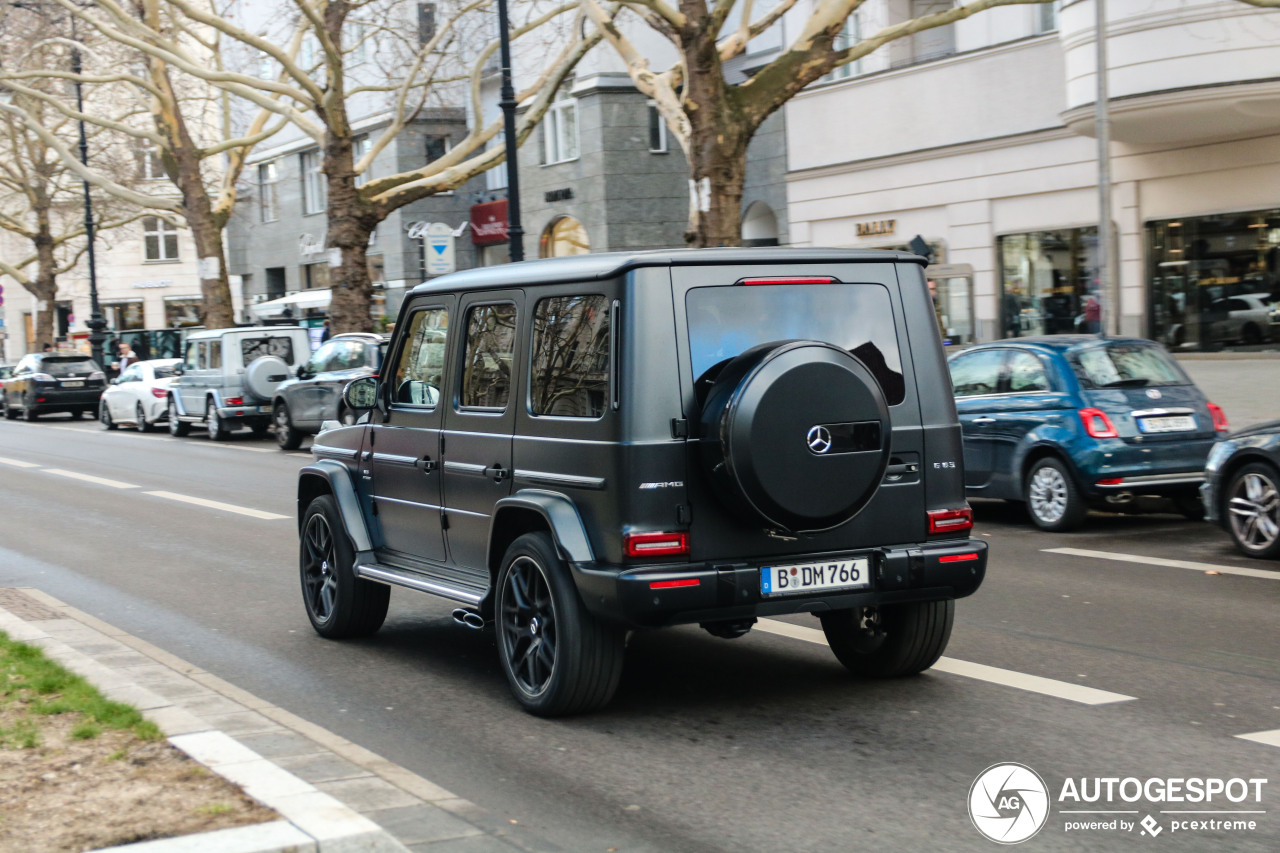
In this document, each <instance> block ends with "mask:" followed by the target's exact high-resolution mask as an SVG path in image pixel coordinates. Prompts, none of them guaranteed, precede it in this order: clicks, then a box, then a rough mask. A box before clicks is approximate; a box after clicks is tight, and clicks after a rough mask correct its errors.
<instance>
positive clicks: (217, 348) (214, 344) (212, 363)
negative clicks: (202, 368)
mask: <svg viewBox="0 0 1280 853" xmlns="http://www.w3.org/2000/svg"><path fill="white" fill-rule="evenodd" d="M206 366H207V367H208V368H209V369H210V370H221V369H222V341H209V364H208V365H206Z"/></svg>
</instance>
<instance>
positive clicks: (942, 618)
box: [819, 599, 956, 678]
mask: <svg viewBox="0 0 1280 853" xmlns="http://www.w3.org/2000/svg"><path fill="white" fill-rule="evenodd" d="M955 613H956V603H955V602H954V601H952V600H950V599H948V600H944V601H916V602H909V603H907V604H891V605H882V606H880V607H855V608H854V609H852V610H832V611H828V612H826V613H822V614H819V618H820V619H821V620H822V632H823V633H824V634H826V636H827V645H829V646H830V647H831V651H832V652H834V653H835V656H836V658H837V659H838V660H839V661H840V663H842V664H844V666H845V668H846V669H848V670H849V671H850V672H851V673H853V674H854V675H858V676H863V677H868V678H895V677H898V676H904V675H916V674H917V673H920V672H923V671H925V670H926V669H928V668H929V667H931V666H933V665H934V664H935V663H937V662H938V658H940V657H942V653H943V651H945V650H946V648H947V642H948V641H949V640H950V639H951V626H952V623H953V622H954V620H955Z"/></svg>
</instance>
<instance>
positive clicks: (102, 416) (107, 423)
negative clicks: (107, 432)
mask: <svg viewBox="0 0 1280 853" xmlns="http://www.w3.org/2000/svg"><path fill="white" fill-rule="evenodd" d="M98 422H99V423H101V424H102V428H103V429H116V428H117V427H118V426H119V424H117V423H116V422H115V421H114V420H112V419H111V407H110V406H108V405H107V400H106V398H105V397H104V398H103V399H101V400H99V401H98Z"/></svg>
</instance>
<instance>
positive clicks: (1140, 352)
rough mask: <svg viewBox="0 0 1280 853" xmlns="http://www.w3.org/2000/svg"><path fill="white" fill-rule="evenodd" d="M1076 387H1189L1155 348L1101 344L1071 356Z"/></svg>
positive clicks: (1164, 354) (1161, 352) (1164, 353)
mask: <svg viewBox="0 0 1280 853" xmlns="http://www.w3.org/2000/svg"><path fill="white" fill-rule="evenodd" d="M1071 368H1072V370H1074V371H1075V374H1076V378H1077V379H1079V380H1080V387H1082V388H1084V389H1086V390H1092V389H1098V388H1145V387H1147V386H1150V385H1189V384H1190V381H1189V380H1188V379H1187V378H1186V376H1185V375H1184V374H1183V372H1182V369H1181V368H1179V367H1178V365H1177V364H1176V363H1175V362H1174V360H1173V359H1172V358H1170V357H1169V354H1168V353H1166V352H1165V351H1164V350H1162V349H1157V348H1156V347H1150V346H1141V345H1136V346H1135V345H1129V344H1103V345H1100V346H1096V347H1091V348H1090V349H1086V350H1082V351H1080V352H1078V353H1075V354H1074V355H1072V356H1071Z"/></svg>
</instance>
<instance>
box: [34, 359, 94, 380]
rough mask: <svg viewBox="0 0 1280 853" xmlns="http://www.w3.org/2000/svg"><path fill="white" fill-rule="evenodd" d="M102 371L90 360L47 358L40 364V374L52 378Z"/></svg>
mask: <svg viewBox="0 0 1280 853" xmlns="http://www.w3.org/2000/svg"><path fill="white" fill-rule="evenodd" d="M95 370H101V368H100V367H98V365H96V364H94V363H93V360H92V359H88V358H46V359H44V360H43V361H41V362H40V372H41V373H47V374H49V375H50V376H73V375H79V374H81V373H93V372H94V371H95Z"/></svg>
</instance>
